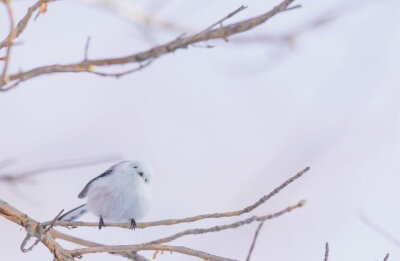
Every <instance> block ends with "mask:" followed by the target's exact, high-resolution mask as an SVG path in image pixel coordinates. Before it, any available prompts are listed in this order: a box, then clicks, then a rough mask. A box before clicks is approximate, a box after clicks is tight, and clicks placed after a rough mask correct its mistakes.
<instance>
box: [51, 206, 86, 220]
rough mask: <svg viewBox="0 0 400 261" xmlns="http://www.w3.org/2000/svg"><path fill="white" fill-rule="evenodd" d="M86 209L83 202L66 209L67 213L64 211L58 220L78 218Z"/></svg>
mask: <svg viewBox="0 0 400 261" xmlns="http://www.w3.org/2000/svg"><path fill="white" fill-rule="evenodd" d="M87 211H88V207H87V205H86V204H83V205H81V206H79V207H77V208H74V209H72V210H70V211H68V212H67V213H65V214H64V215H62V216H61V217H59V218H58V220H59V221H72V220H75V219H77V218H79V217H80V216H82V215H83V214H85V213H86V212H87Z"/></svg>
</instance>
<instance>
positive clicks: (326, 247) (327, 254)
mask: <svg viewBox="0 0 400 261" xmlns="http://www.w3.org/2000/svg"><path fill="white" fill-rule="evenodd" d="M328 257H329V243H328V242H326V243H325V258H324V261H328Z"/></svg>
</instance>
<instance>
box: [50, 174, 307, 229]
mask: <svg viewBox="0 0 400 261" xmlns="http://www.w3.org/2000/svg"><path fill="white" fill-rule="evenodd" d="M309 170H310V167H307V168H305V169H303V170H302V171H300V172H298V173H297V174H296V175H294V176H292V177H291V178H289V179H288V180H286V181H285V182H283V183H282V184H281V185H280V186H278V187H276V188H275V189H274V190H273V191H272V192H270V193H269V194H267V195H264V196H263V197H261V198H260V199H259V200H257V202H255V203H254V204H252V205H250V206H247V207H245V208H244V209H241V210H237V211H230V212H223V213H213V214H205V215H198V216H193V217H188V218H181V219H166V220H160V221H153V222H143V223H137V224H136V228H147V227H154V226H171V225H175V224H179V223H191V222H195V221H198V220H202V219H207V218H222V217H234V216H240V215H243V214H245V213H249V212H251V211H253V210H254V209H255V208H257V207H259V206H260V205H261V204H263V203H265V202H266V201H268V200H269V199H270V198H272V197H273V196H275V195H276V194H278V193H279V192H280V191H281V190H282V189H284V188H285V187H287V186H288V185H289V184H291V183H292V182H293V181H295V180H296V179H298V178H300V177H301V176H303V175H304V174H305V173H307V172H308V171H309ZM47 223H48V222H45V223H43V224H47ZM98 225H99V223H98V222H82V221H57V222H55V223H54V226H63V227H71V228H75V227H96V228H97V227H98ZM105 226H108V227H120V228H129V229H130V228H131V224H130V222H128V223H114V222H106V223H105Z"/></svg>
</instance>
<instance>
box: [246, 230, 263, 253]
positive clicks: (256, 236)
mask: <svg viewBox="0 0 400 261" xmlns="http://www.w3.org/2000/svg"><path fill="white" fill-rule="evenodd" d="M263 225H264V222H261V223H260V225H258V227H257V230H256V233H254V238H253V242H252V243H251V246H250V250H249V253H248V254H247V258H246V261H250V257H251V253H253V249H254V246H255V245H256V241H257V238H258V234H259V233H260V230H261V228H262V226H263Z"/></svg>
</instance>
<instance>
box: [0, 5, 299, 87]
mask: <svg viewBox="0 0 400 261" xmlns="http://www.w3.org/2000/svg"><path fill="white" fill-rule="evenodd" d="M293 1H294V0H283V1H282V2H281V3H280V4H279V5H277V6H276V7H274V8H273V9H271V10H270V11H269V12H266V13H264V14H262V15H260V16H257V17H253V18H251V19H247V20H244V21H241V22H237V23H233V24H230V25H226V26H222V27H220V28H217V29H213V30H209V31H206V32H203V33H199V34H195V35H192V36H187V37H181V38H177V39H175V40H173V41H170V42H168V43H165V44H162V45H159V46H156V47H154V48H151V49H149V50H147V51H143V52H139V53H136V54H133V55H129V56H124V57H119V58H111V59H97V60H87V61H83V62H79V63H74V64H64V65H60V64H54V65H48V66H42V67H37V68H34V69H31V70H28V71H25V72H20V73H16V74H13V75H10V76H9V79H10V81H18V80H22V81H26V80H28V79H31V78H34V77H38V76H40V75H44V74H53V73H61V72H64V73H67V72H75V73H77V72H86V73H87V72H90V71H91V69H90V68H93V66H110V65H122V64H128V63H140V62H144V61H148V60H151V59H155V58H159V57H160V56H162V55H165V54H167V53H173V52H175V51H176V50H178V49H182V48H187V47H188V46H190V45H192V44H194V43H198V42H206V41H208V40H213V39H224V40H226V39H228V37H230V36H233V35H236V34H239V33H242V32H245V31H248V30H251V29H253V28H254V27H257V26H259V25H261V24H263V23H264V22H265V21H267V20H269V19H270V18H271V17H273V16H275V15H276V14H278V13H279V12H281V11H283V10H285V9H287V8H288V6H289V4H291V3H292V2H293ZM9 88H10V87H7V86H5V84H0V91H1V90H3V91H5V90H8V89H9Z"/></svg>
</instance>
